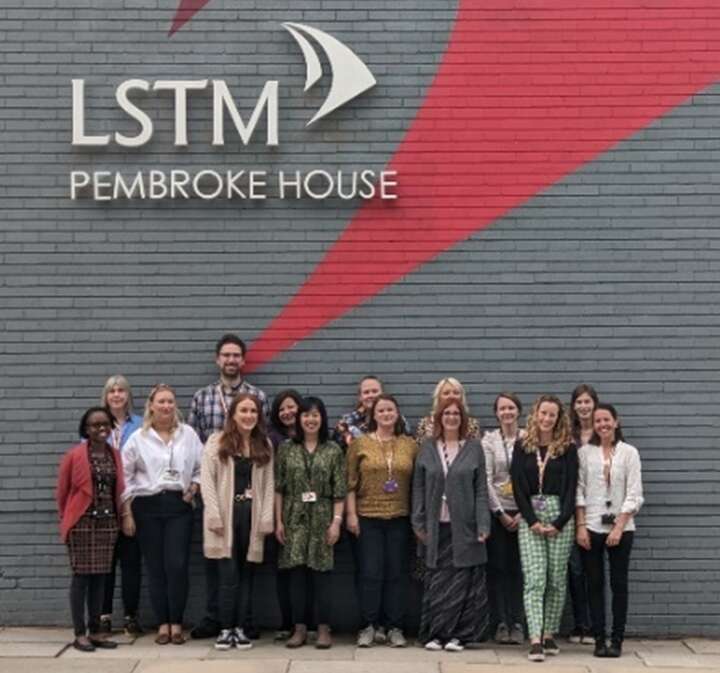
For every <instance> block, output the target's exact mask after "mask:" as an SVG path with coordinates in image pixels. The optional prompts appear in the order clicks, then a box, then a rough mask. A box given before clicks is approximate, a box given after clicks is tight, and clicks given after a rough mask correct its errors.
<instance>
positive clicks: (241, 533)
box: [200, 393, 275, 650]
mask: <svg viewBox="0 0 720 673" xmlns="http://www.w3.org/2000/svg"><path fill="white" fill-rule="evenodd" d="M200 481H201V487H202V494H203V503H204V505H205V509H204V512H203V551H204V553H205V556H206V557H207V558H210V559H219V562H220V563H219V573H220V592H219V595H220V605H219V616H220V626H221V631H220V635H219V636H218V638H217V641H216V642H215V647H216V648H217V649H219V650H228V649H230V648H231V647H237V648H238V649H245V650H246V649H249V648H250V647H252V643H251V641H250V639H249V638H248V637H247V636H246V635H245V633H244V632H243V629H242V623H241V621H240V620H241V619H242V616H243V615H244V614H245V613H246V605H247V603H246V601H248V600H250V596H249V595H248V594H249V591H248V590H247V587H249V586H252V584H251V582H250V581H249V578H250V575H251V574H252V573H253V564H255V563H262V560H263V545H264V538H265V535H267V534H269V533H272V532H273V524H274V522H273V499H274V490H275V487H274V482H273V461H272V448H271V444H270V442H269V440H268V438H267V434H266V432H265V424H264V420H263V412H262V403H261V402H260V400H259V399H258V398H257V397H255V396H254V395H250V394H247V393H242V394H240V395H238V396H237V397H236V398H235V399H234V400H233V403H232V404H231V405H230V409H229V410H228V414H227V420H226V421H225V427H224V428H223V430H222V432H218V433H215V434H213V435H211V437H210V438H209V439H208V441H207V444H206V445H205V451H204V453H203V461H202V473H201V480H200Z"/></svg>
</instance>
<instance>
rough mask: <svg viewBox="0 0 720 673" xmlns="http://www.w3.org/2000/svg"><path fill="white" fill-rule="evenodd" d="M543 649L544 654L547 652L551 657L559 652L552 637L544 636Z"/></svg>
mask: <svg viewBox="0 0 720 673" xmlns="http://www.w3.org/2000/svg"><path fill="white" fill-rule="evenodd" d="M543 650H545V654H549V655H551V656H553V657H554V656H555V655H556V654H560V648H559V647H558V644H557V643H556V642H555V639H554V638H545V640H544V641H543Z"/></svg>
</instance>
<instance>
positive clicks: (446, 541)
mask: <svg viewBox="0 0 720 673" xmlns="http://www.w3.org/2000/svg"><path fill="white" fill-rule="evenodd" d="M467 426H468V419H467V415H466V413H465V411H464V409H463V407H462V405H460V404H458V403H457V401H455V400H447V401H445V402H443V403H442V404H441V405H440V406H439V408H438V410H437V411H436V413H435V418H434V433H433V434H434V437H433V438H429V439H427V440H425V442H424V443H423V444H422V447H421V449H420V453H419V455H418V458H417V460H416V462H415V473H414V477H413V494H412V495H413V497H412V526H413V530H414V531H415V535H416V536H417V538H418V539H419V540H420V542H422V543H423V545H424V549H425V563H426V566H427V571H426V574H425V591H424V594H423V602H422V612H421V617H420V633H419V640H420V642H422V643H424V644H425V648H426V649H428V650H440V649H443V648H444V649H445V650H447V651H450V652H459V651H461V650H462V649H463V648H464V644H465V643H471V642H478V641H480V640H481V639H482V638H483V637H484V635H485V631H486V629H487V625H488V601H487V587H486V584H485V563H486V562H487V552H486V549H485V541H486V539H487V537H488V534H489V532H490V510H489V508H488V494H487V478H486V474H485V456H484V452H483V449H482V446H481V444H480V442H479V440H477V439H467Z"/></svg>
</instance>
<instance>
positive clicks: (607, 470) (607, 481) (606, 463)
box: [601, 447, 615, 499]
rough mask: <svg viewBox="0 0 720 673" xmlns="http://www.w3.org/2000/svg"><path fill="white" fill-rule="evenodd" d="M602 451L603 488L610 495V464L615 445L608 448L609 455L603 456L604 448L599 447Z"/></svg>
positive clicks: (613, 456)
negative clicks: (607, 456)
mask: <svg viewBox="0 0 720 673" xmlns="http://www.w3.org/2000/svg"><path fill="white" fill-rule="evenodd" d="M601 450H602V453H603V461H602V462H603V477H605V490H606V492H607V494H608V499H609V497H610V486H611V481H612V464H613V458H615V447H613V448H612V449H611V450H610V457H609V458H605V449H601Z"/></svg>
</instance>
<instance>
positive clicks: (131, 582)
mask: <svg viewBox="0 0 720 673" xmlns="http://www.w3.org/2000/svg"><path fill="white" fill-rule="evenodd" d="M118 562H119V563H120V574H121V577H122V601H123V609H124V611H125V616H126V617H135V616H136V615H137V611H138V605H139V604H140V583H141V581H142V554H141V553H140V543H139V542H138V539H137V537H127V536H126V535H123V533H122V532H120V533H119V534H118V539H117V542H116V543H115V553H114V555H113V563H112V570H111V571H110V572H109V573H108V574H107V575H106V579H105V591H104V597H103V605H102V614H104V615H110V614H112V611H113V596H114V594H115V568H116V566H117V564H118Z"/></svg>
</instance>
